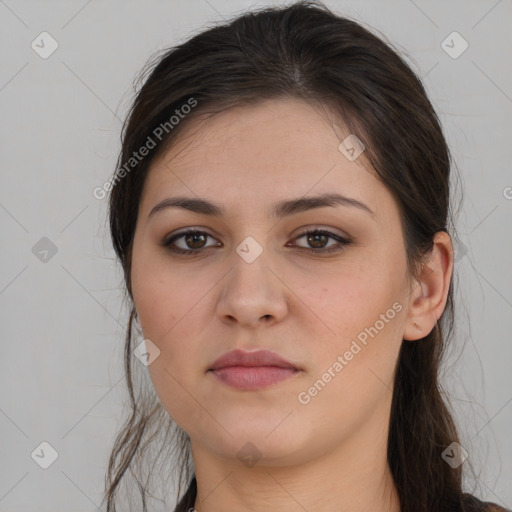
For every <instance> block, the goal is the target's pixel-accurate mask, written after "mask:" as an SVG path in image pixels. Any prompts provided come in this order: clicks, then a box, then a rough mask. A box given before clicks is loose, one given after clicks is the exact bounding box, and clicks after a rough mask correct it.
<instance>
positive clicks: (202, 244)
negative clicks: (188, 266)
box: [163, 229, 352, 256]
mask: <svg viewBox="0 0 512 512" xmlns="http://www.w3.org/2000/svg"><path fill="white" fill-rule="evenodd" d="M208 238H213V237H212V236H211V235H209V234H208V233H207V232H205V231H200V230H197V229H189V230H187V231H183V232H181V233H178V234H175V235H173V236H171V237H170V238H169V239H167V240H164V242H163V246H164V247H166V248H167V249H168V250H169V251H171V252H173V253H176V254H183V255H186V256H193V255H196V254H200V253H201V252H202V251H203V249H204V248H206V247H214V246H217V247H219V245H220V244H213V245H206V241H207V239H208ZM301 238H305V239H306V243H308V244H310V245H311V246H312V248H310V247H303V246H300V245H296V244H292V245H291V246H292V247H299V248H300V249H301V250H304V251H307V252H310V253H313V254H324V253H332V252H336V251H341V250H343V249H344V248H345V246H347V245H350V244H351V243H352V241H351V240H348V239H347V238H344V237H342V236H340V235H338V234H336V233H332V232H331V231H326V230H321V229H313V230H309V231H305V232H304V233H301V234H300V235H299V236H297V237H296V238H295V240H299V239H301ZM180 239H183V241H182V246H181V247H180V246H179V245H176V242H177V241H178V240H180ZM329 239H332V240H335V241H336V242H337V243H334V244H332V245H331V246H328V245H327V246H326V245H325V244H326V242H327V241H328V240H329ZM183 244H184V246H183ZM287 247H290V245H289V244H287ZM325 247H329V248H328V249H326V248H325Z"/></svg>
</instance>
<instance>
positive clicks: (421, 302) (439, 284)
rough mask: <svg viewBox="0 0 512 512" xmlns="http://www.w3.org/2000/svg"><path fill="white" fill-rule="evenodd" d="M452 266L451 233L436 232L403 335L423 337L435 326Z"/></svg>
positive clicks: (444, 304) (404, 336)
mask: <svg viewBox="0 0 512 512" xmlns="http://www.w3.org/2000/svg"><path fill="white" fill-rule="evenodd" d="M452 270H453V246H452V242H451V238H450V235H449V234H448V233H446V232H444V231H440V232H438V233H436V235H435V237H434V245H433V247H432V251H431V253H430V255H429V258H428V260H427V261H426V262H425V263H424V265H423V267H422V269H421V273H420V276H419V278H418V279H417V280H416V283H415V284H414V286H413V288H412V289H411V294H410V300H409V312H408V316H407V321H406V325H405V328H404V333H403V339H405V340H410V341H413V340H419V339H422V338H424V337H425V336H427V335H428V334H429V333H430V332H431V331H432V329H433V328H434V327H435V325H436V323H437V321H438V320H439V318H440V317H441V315H442V313H443V311H444V308H445V306H446V301H447V298H448V292H449V288H450V283H451V277H452Z"/></svg>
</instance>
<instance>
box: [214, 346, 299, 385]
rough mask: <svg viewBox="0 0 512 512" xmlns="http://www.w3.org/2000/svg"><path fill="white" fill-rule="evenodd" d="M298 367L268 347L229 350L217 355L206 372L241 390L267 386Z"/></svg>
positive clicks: (291, 374) (297, 371) (297, 370)
mask: <svg viewBox="0 0 512 512" xmlns="http://www.w3.org/2000/svg"><path fill="white" fill-rule="evenodd" d="M300 372H301V370H300V369H299V368H298V367H296V366H295V365H294V364H293V363H291V362H290V361H287V360H286V359H284V358H283V357H281V356H280V355H278V354H276V353H275V352H271V351H269V350H257V351H253V352H246V351H243V350H239V349H236V350H231V351H230V352H227V353H225V354H224V355H222V356H221V357H220V358H218V359H217V360H216V361H215V362H214V363H213V364H212V367H211V368H209V369H208V372H207V373H211V374H212V375H214V376H215V377H216V378H217V379H219V380H220V381H221V382H222V383H224V384H226V385H228V386H231V387H234V388H238V389H244V390H255V389H261V388H265V387H269V386H272V385H275V384H277V383H278V382H281V381H283V380H286V379H289V378H290V377H292V376H293V375H296V374H298V373H300Z"/></svg>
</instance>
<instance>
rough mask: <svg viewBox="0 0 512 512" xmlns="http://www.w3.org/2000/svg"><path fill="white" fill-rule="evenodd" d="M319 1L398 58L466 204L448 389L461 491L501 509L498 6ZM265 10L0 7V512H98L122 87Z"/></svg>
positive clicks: (116, 300)
mask: <svg viewBox="0 0 512 512" xmlns="http://www.w3.org/2000/svg"><path fill="white" fill-rule="evenodd" d="M277 3H278V2H273V4H277ZM326 3H327V5H328V6H330V7H331V8H333V9H335V10H336V11H338V12H339V13H340V14H345V15H347V16H349V17H352V18H354V19H356V20H359V21H361V22H363V24H365V25H367V26H369V27H371V30H373V31H375V32H376V33H377V34H381V35H382V34H383V35H385V37H386V38H387V39H388V40H389V41H390V42H391V43H392V44H393V45H394V46H395V48H397V49H398V50H400V51H404V52H406V53H407V55H408V57H406V58H407V60H408V62H409V63H410V65H411V66H412V67H413V69H414V70H415V71H417V72H418V73H419V74H420V75H421V76H422V77H423V78H424V84H425V87H426V88H427V92H428V93H429V95H430V98H431V100H432V102H433V104H434V106H435V108H436V109H437V111H438V112H439V115H440V118H441V120H442V123H443V126H444V128H445V130H446V134H447V137H448V142H449V144H450V146H451V149H452V152H453V156H454V158H455V161H456V164H457V166H458V168H459V170H460V174H461V179H462V181H461V183H460V187H461V189H462V190H463V194H464V203H463V208H462V212H461V214H460V216H459V219H458V229H459V233H460V242H458V243H457V245H456V247H457V263H456V265H457V270H456V273H457V279H458V286H459V289H458V293H457V299H458V300H459V307H458V329H457V333H456V340H455V341H456V343H455V345H454V346H453V347H452V349H451V351H450V354H449V356H450V357H449V360H448V363H449V364H448V365H447V366H446V372H445V373H446V386H447V389H448V391H449V392H450V394H451V396H452V403H453V406H454V408H455V410H456V413H457V418H458V421H459V427H460V431H461V436H462V441H461V443H462V445H463V447H464V448H465V449H466V450H467V451H468V453H469V460H471V461H472V464H473V465H474V467H475V470H476V472H477V479H476V480H472V479H470V480H468V482H467V486H468V489H469V490H471V491H473V492H475V493H476V494H477V495H478V496H480V497H482V498H485V499H488V500H492V501H495V502H497V503H500V504H502V505H506V506H508V507H512V486H511V482H512V443H511V441H510V433H511V425H512V403H511V402H512V388H511V385H510V384H511V379H510V374H511V372H510V368H511V367H512V345H511V342H512V339H511V335H510V332H511V330H512V291H511V290H512V272H511V271H510V263H511V262H512V237H511V229H510V218H511V215H512V199H511V198H512V188H510V187H512V173H511V172H510V162H511V157H512V152H511V146H512V144H511V141H510V136H511V130H510V119H511V113H512V69H511V66H510V62H512V45H511V35H510V30H511V27H512V2H511V0H500V1H496V0H478V1H467V0H464V1H462V0H460V1H454V0H452V1H450V2H446V1H427V0H415V1H412V0H393V1H385V2H384V1H368V0H366V1H355V0H337V1H330V2H326ZM271 4H272V3H254V2H251V1H243V0H237V1H235V0H230V1H229V2H228V1H227V0H208V1H206V0H187V1H186V2H185V1H156V0H152V1H145V2H142V1H120V0H116V1H101V0H90V1H87V0H79V1H78V0H77V1H75V0H73V1H69V0H68V1H63V0H61V1H55V0H54V1H45V2H43V1H35V0H32V1H21V0H0V44H1V48H2V65H1V67H0V109H1V123H0V141H1V142H0V166H1V167H0V168H1V180H2V181H1V182H2V186H1V189H0V224H1V229H2V265H1V266H0V311H1V315H2V321H1V324H0V325H1V334H2V356H1V358H0V361H1V369H0V379H1V380H0V385H1V386H0V390H1V391H0V393H1V395H0V429H1V438H0V511H1V512H7V511H9V512H11V511H12V512H29V511H38V512H49V511H52V512H55V511H64V510H66V511H70V510H75V511H84V512H85V511H94V510H98V509H99V508H98V506H97V505H98V504H99V503H100V501H101V497H102V489H103V487H102V485H103V477H104V473H105V469H106V464H107V456H108V454H109V450H110V448H111V445H112V443H113V440H114V436H115V434H116V433H117V430H118V428H119V426H120V425H121V420H122V418H123V403H124V401H125V399H126V393H125V391H124V380H123V379H124V377H123V370H122V366H121V356H122V347H123V342H124V338H123V332H124V325H125V320H126V313H125V309H124V305H123V303H122V302H121V297H122V295H121V291H120V290H121V287H122V280H121V272H120V267H119V266H118V265H117V264H116V262H115V259H114V253H113V250H112V249H111V247H110V239H109V235H108V230H107V225H106V200H105V199H104V200H97V199H95V198H94V197H93V194H92V191H93V189H94V188H95V187H97V186H101V185H102V184H103V183H104V182H105V181H106V180H107V179H108V178H109V177H110V176H111V174H112V172H113V171H114V167H115V162H116V157H117V152H118V151H119V149H120V143H119V132H120V128H121V120H122V119H124V115H125V113H126V110H127V107H128V105H129V102H130V100H131V99H132V96H133V95H132V89H131V86H132V83H133V80H134V78H135V76H136V73H137V72H138V71H139V70H140V69H141V68H142V66H143V65H144V64H145V62H146V60H147V59H148V58H149V57H150V55H151V54H153V52H155V51H157V50H159V49H161V48H164V47H167V46H170V45H173V44H175V43H177V42H178V41H180V40H182V39H185V38H187V37H189V36H191V35H192V34H194V33H196V32H197V31H199V30H200V29H201V28H203V27H205V26H206V24H208V23H209V22H214V21H217V20H222V18H223V17H230V16H231V15H233V14H236V13H238V12H241V11H243V10H245V9H247V8H249V7H251V6H263V5H271ZM43 31H47V32H48V33H49V34H50V35H51V36H52V37H53V38H54V39H55V40H56V41H57V43H58V48H57V50H56V51H55V52H54V53H53V54H51V55H50V56H49V57H48V58H46V59H43V58H42V57H41V56H40V54H39V53H36V51H35V50H34V49H32V47H31V43H32V41H34V40H35V41H36V43H38V42H39V43H38V44H39V46H40V47H42V46H43V44H42V43H41V38H38V36H39V34H40V33H41V32H43ZM453 31H457V32H458V33H459V34H460V35H461V36H462V37H463V38H464V40H465V41H467V43H468V45H469V47H468V48H467V50H466V51H465V52H464V53H462V54H461V55H460V56H458V57H457V58H453V55H452V56H450V55H449V54H448V53H447V52H446V51H445V50H444V49H443V47H442V45H441V43H442V41H443V40H445V39H446V37H447V36H448V35H449V34H451V33H452V32H453ZM44 37H47V36H44ZM451 40H453V38H452V39H448V41H451ZM453 41H454V42H453V43H449V44H450V45H451V46H453V47H454V48H452V50H451V51H452V53H453V52H456V51H457V50H460V49H461V48H462V46H461V44H462V40H460V39H454V40H453ZM44 46H45V49H46V50H48V49H49V48H50V40H49V39H45V43H44ZM39 51H42V48H41V49H39ZM507 187H508V188H507ZM43 237H47V238H48V239H49V240H50V241H51V244H50V243H49V242H48V241H47V240H43V241H41V239H42V238H43ZM36 244H38V245H36ZM53 246H55V248H56V250H57V252H56V253H55V254H52V252H51V250H50V251H49V252H48V253H45V252H44V250H45V249H46V250H48V249H49V247H53ZM34 247H35V248H34ZM43 441H46V442H48V443H50V445H51V446H52V447H53V448H54V449H55V450H56V451H57V453H58V458H57V459H56V460H55V462H53V464H52V465H51V466H50V467H48V469H42V468H41V467H40V466H39V465H38V464H36V462H35V461H34V460H33V458H32V457H31V453H32V452H33V451H34V450H35V449H36V448H38V447H39V445H40V443H41V442H43ZM36 453H39V454H40V455H41V451H40V448H39V450H38V451H36ZM49 454H50V452H49V451H48V450H46V452H45V455H44V457H48V456H49ZM44 457H43V456H42V455H41V456H40V459H39V460H41V459H43V458H44ZM48 460H49V459H48ZM464 464H468V462H465V463H464Z"/></svg>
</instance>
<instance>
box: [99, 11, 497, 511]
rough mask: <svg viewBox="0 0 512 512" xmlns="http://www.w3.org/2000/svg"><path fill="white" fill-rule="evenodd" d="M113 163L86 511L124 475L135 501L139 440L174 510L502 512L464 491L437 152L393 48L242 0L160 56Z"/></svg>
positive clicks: (428, 117) (330, 20)
mask: <svg viewBox="0 0 512 512" xmlns="http://www.w3.org/2000/svg"><path fill="white" fill-rule="evenodd" d="M118 164H119V165H118V171H117V172H116V174H115V175H114V177H113V180H112V181H113V183H112V191H111V196H110V227H111V233H112V240H113V244H114V248H115V250H116V253H117V255H118V257H119V258H120V261H121V263H122V266H123V270H124V277H125V282H126V289H127V292H128V297H127V298H128V300H129V301H130V304H131V306H132V308H131V315H130V321H129V325H128V329H127V338H126V346H125V367H126V375H127V381H128V388H129V391H130V397H131V407H132V415H131V417H130V418H129V419H128V420H127V422H126V424H125V426H124V428H123V430H122V432H121V433H120V434H119V436H118V438H117V440H116V443H115V446H114V449H113V452H112V454H111V458H110V464H109V469H108V475H107V476H108V479H107V482H106V484H107V493H106V500H107V505H108V507H107V510H108V511H113V510H116V508H115V503H116V496H117V495H118V490H119V489H120V488H121V483H122V482H123V481H124V479H125V477H128V472H127V470H129V472H130V473H131V474H132V475H134V476H135V478H136V479H137V483H138V487H139V490H140V496H141V500H142V507H143V510H147V503H146V500H147V499H148V498H149V497H151V496H152V491H150V489H149V484H148V482H149V481H150V479H149V476H151V475H152V474H153V475H154V473H155V471H150V472H149V473H148V475H147V476H148V480H147V481H146V483H144V482H143V481H142V479H141V478H140V475H141V474H142V473H143V472H144V471H145V467H144V466H143V464H144V460H145V459H144V458H143V455H144V454H145V455H146V458H147V460H146V462H148V461H151V460H153V459H154V461H153V467H152V469H153V470H154V465H155V464H156V462H157V460H159V456H160V455H163V460H164V462H169V460H170V459H171V458H173V459H174V460H176V461H177V468H178V472H179V478H178V482H179V485H178V493H179V495H180V496H179V497H180V501H179V503H178V505H177V506H176V508H175V511H176V512H182V511H183V512H184V511H188V510H192V509H193V510H197V511H199V512H203V511H205V512H208V511H212V512H213V511H218V510H248V511H249V510H251V511H255V510H258V511H259V510H273V509H279V510H281V511H288V510H300V509H302V510H308V511H312V510H322V511H324V512H329V511H335V510H336V511H340V510H343V511H345V510H346V511H351V512H362V511H367V510H371V511H373V512H398V511H401V512H433V511H436V512H439V511H446V512H448V511H449V512H456V511H466V512H467V511H476V510H482V511H483V510H486V511H491V510H503V509H500V508H499V507H498V506H497V505H494V504H491V503H483V502H481V501H480V500H478V499H477V498H476V497H473V496H471V495H470V494H467V493H464V492H463V489H462V483H461V479H462V470H463V468H465V467H466V466H467V465H468V464H469V461H467V462H465V460H466V458H467V455H468V454H467V452H466V450H465V449H464V447H462V446H460V443H459V442H458V437H457V430H456V427H455V425H454V422H453V419H452V416H451V414H450V412H449V409H448V407H447V404H446V403H445V401H444V399H443V397H442V395H441V388H440V384H439V382H438V371H439V365H440V362H441V356H442V354H443V350H444V347H445V344H446V342H447V339H448V337H449V335H450V333H451V328H452V324H453V286H452V276H453V263H454V258H453V246H452V239H451V236H450V232H451V233H453V220H452V219H451V218H450V217H449V212H450V197H449V196H450V189H449V179H450V155H449V151H448V148H447V146H446V142H445V139H444V137H443V133H442V129H441V126H440V123H439V120H438V118H437V116H436V114H435V112H434V110H433V108H432V105H431V103H430V102H429V100H428V98H427V96H426V93H425V91H424V89H423V87H422V85H421V83H420V81H419V80H418V78H417V77H416V76H415V74H414V73H413V72H412V71H411V70H410V68H409V67H408V66H407V65H406V64H405V62H404V61H403V60H402V59H401V58H400V57H399V56H398V55H397V54H396V53H395V52H394V51H393V50H392V49H390V48H389V47H388V46H387V45H386V44H384V43H383V42H382V41H381V40H380V39H378V38H377V37H376V36H374V35H372V34H371V33H370V32H368V31H367V30H366V29H364V28H363V27H361V26H360V25H358V24H357V23H355V22H353V21H350V20H347V19H345V18H342V17H340V16H337V15H334V14H333V13H332V12H330V11H329V10H328V9H327V8H326V7H324V6H322V5H319V4H317V3H309V2H299V3H297V4H294V5H291V6H289V7H285V8H280V9H278V8H275V9H266V10H262V11H259V12H253V13H247V14H245V15H243V16H240V17H239V18H237V19H235V20H234V21H232V22H230V23H228V24H225V25H222V26H218V27H216V28H212V29H210V30H207V31H205V32H203V33H201V34H199V35H197V36H195V37H193V38H192V39H191V40H189V41H187V42H185V43H184V44H182V45H180V46H178V47H177V48H174V49H171V50H169V51H168V52H166V53H165V55H163V56H162V57H161V58H160V59H159V61H158V63H157V65H156V66H155V67H154V69H153V70H152V72H151V74H150V76H149V77H148V78H147V80H146V81H145V83H144V85H143V87H142V88H141V89H140V91H139V92H138V95H137V97H136V99H135V102H134V105H133V107H132V110H131V112H130V115H129V117H128V119H127V123H126V124H125V127H124V130H123V139H122V150H121V154H120V156H119V161H118ZM133 323H135V325H136V327H137V329H138V330H139V334H140V339H139V340H138V341H136V340H133V339H132V324H133ZM142 339H144V342H143V343H141V340H142ZM134 355H135V356H137V359H139V361H138V362H137V361H134V360H133V359H132V358H133V357H134ZM141 362H142V364H140V363H141ZM141 369H142V370H144V371H147V372H148V373H149V376H150V378H151V385H152V386H153V387H154V392H153V393H152V392H151V389H150V390H149V393H148V395H147V396H144V395H141V394H139V395H138V396H136V391H134V386H133V378H132V377H133V374H134V372H137V371H139V370H141ZM171 418H172V419H171ZM158 436H160V437H158ZM155 439H156V440H157V441H158V440H159V441H160V443H157V441H155ZM151 447H155V450H158V449H161V450H167V451H160V452H156V453H153V454H151V455H150V454H148V453H146V452H147V451H148V450H149V449H150V448H151ZM156 474H157V475H160V476H162V475H163V476H164V477H165V476H169V475H170V470H169V468H168V467H164V469H163V470H159V471H156ZM183 484H184V485H185V486H186V489H185V492H184V493H183V492H181V491H182V489H181V485H183Z"/></svg>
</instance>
